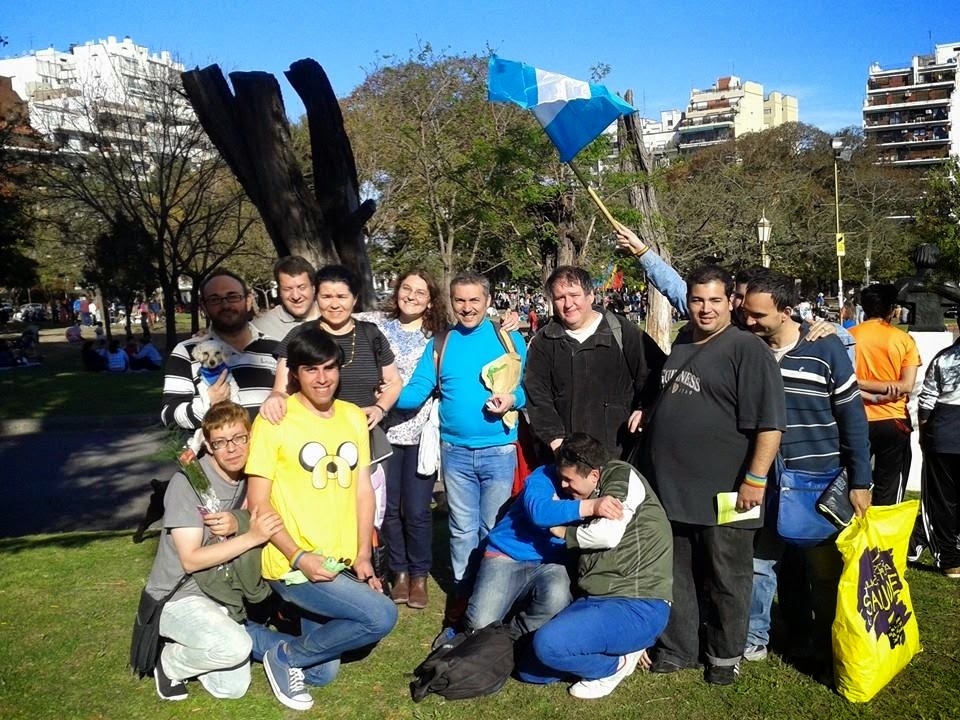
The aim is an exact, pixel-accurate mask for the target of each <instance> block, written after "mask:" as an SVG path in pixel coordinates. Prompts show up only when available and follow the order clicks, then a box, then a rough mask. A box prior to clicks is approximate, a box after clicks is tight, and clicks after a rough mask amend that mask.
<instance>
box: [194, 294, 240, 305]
mask: <svg viewBox="0 0 960 720" xmlns="http://www.w3.org/2000/svg"><path fill="white" fill-rule="evenodd" d="M245 297H246V295H244V294H243V293H227V294H226V295H224V296H222V297H221V296H220V295H210V296H209V297H205V298H204V299H203V301H204V302H205V303H206V304H207V305H213V306H217V305H236V304H237V303H239V302H243V299H244V298H245Z"/></svg>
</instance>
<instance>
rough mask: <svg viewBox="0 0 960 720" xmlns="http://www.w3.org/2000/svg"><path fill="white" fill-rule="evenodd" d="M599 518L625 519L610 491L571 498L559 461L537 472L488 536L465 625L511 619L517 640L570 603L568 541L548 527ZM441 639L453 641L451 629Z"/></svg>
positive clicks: (468, 606)
mask: <svg viewBox="0 0 960 720" xmlns="http://www.w3.org/2000/svg"><path fill="white" fill-rule="evenodd" d="M558 496H564V497H563V499H559V497H558ZM597 517H605V518H609V519H612V520H619V519H621V518H622V517H623V507H622V503H621V502H620V500H618V499H617V498H615V497H611V496H610V495H604V496H603V497H594V498H584V499H580V498H569V499H568V498H567V497H566V493H565V491H564V489H563V480H562V477H561V475H560V473H559V471H558V469H557V467H556V466H555V465H544V466H542V467H539V468H537V469H536V470H534V471H533V472H532V473H531V474H530V475H529V476H528V477H527V479H526V481H525V483H524V486H523V490H522V491H521V493H520V495H518V496H517V498H516V500H514V501H513V503H511V505H510V509H509V510H508V511H507V514H506V515H505V516H504V517H503V519H502V520H500V522H498V523H497V524H496V525H495V526H494V528H493V530H491V531H490V534H489V535H488V536H487V539H486V540H485V545H484V552H483V559H482V560H481V562H480V570H479V572H478V573H477V581H476V584H475V586H474V589H473V594H472V595H471V596H470V602H469V604H468V605H467V612H466V615H465V617H464V620H465V625H466V627H467V628H468V629H474V630H479V629H480V628H483V627H485V626H487V625H489V624H490V623H494V622H500V621H503V620H504V619H506V618H507V617H510V629H511V633H512V635H513V637H514V639H518V638H520V637H523V636H525V635H528V634H530V633H532V632H534V631H536V630H537V629H538V628H539V627H541V626H542V625H544V624H545V623H546V622H548V621H549V620H550V619H551V618H553V617H554V616H555V615H556V614H557V613H559V612H560V611H561V610H563V609H564V608H565V607H567V606H568V605H569V604H570V602H571V600H572V599H573V598H572V597H571V594H570V576H569V575H568V574H567V567H566V563H567V560H568V557H569V556H568V553H567V544H566V542H564V539H563V538H561V537H555V536H554V535H553V534H552V533H551V532H550V528H551V526H556V525H561V524H565V523H572V522H580V521H581V519H583V520H589V519H592V518H597ZM511 610H515V612H511ZM441 637H443V639H449V638H450V637H452V632H451V631H449V630H448V634H446V635H443V634H441Z"/></svg>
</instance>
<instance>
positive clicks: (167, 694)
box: [153, 658, 187, 700]
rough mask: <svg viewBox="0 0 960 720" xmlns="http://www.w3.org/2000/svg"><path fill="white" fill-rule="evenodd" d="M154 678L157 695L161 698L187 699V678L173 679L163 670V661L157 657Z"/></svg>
mask: <svg viewBox="0 0 960 720" xmlns="http://www.w3.org/2000/svg"><path fill="white" fill-rule="evenodd" d="M153 679H154V683H155V684H156V686H157V695H159V696H160V699H161V700H186V699H187V682H186V681H185V680H171V679H170V678H168V677H167V674H166V673H165V672H164V671H163V663H162V662H160V658H157V664H156V665H155V666H154V668H153Z"/></svg>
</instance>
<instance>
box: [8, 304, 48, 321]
mask: <svg viewBox="0 0 960 720" xmlns="http://www.w3.org/2000/svg"><path fill="white" fill-rule="evenodd" d="M13 319H14V320H19V321H21V322H40V321H41V320H46V319H47V311H46V309H45V308H44V307H43V305H41V304H40V303H25V304H23V305H21V306H20V307H18V308H17V310H16V312H14V313H13Z"/></svg>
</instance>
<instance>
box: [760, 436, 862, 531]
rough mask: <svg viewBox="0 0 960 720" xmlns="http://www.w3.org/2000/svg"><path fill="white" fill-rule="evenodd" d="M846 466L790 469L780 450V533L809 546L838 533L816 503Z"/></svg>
mask: <svg viewBox="0 0 960 720" xmlns="http://www.w3.org/2000/svg"><path fill="white" fill-rule="evenodd" d="M844 474H846V468H844V467H839V468H836V469H834V470H827V471H823V472H813V471H810V470H789V469H787V466H786V465H785V464H784V462H783V458H782V457H781V456H780V453H777V492H776V496H777V497H776V501H777V532H778V533H779V534H780V537H782V538H783V539H784V540H786V541H787V542H789V543H790V544H792V545H801V546H809V545H816V544H818V543H821V542H823V541H824V540H827V539H829V538H831V537H833V536H834V535H836V534H837V527H836V526H835V525H834V524H833V523H831V522H830V521H829V520H827V518H825V517H824V516H823V515H822V514H821V513H820V512H819V511H818V510H817V502H818V501H819V500H820V497H821V496H822V495H823V494H824V491H825V490H826V489H827V488H828V487H830V486H831V485H832V484H833V483H834V482H835V481H836V480H837V479H838V478H839V477H840V476H841V475H844Z"/></svg>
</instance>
